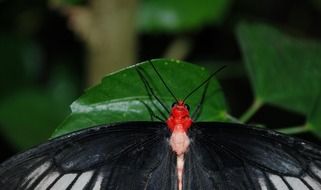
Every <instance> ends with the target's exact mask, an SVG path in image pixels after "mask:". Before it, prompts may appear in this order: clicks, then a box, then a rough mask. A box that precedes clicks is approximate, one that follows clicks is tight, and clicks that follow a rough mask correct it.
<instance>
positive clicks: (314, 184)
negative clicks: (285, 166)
mask: <svg viewBox="0 0 321 190" xmlns="http://www.w3.org/2000/svg"><path fill="white" fill-rule="evenodd" d="M303 179H304V180H305V181H306V182H307V183H308V184H309V185H310V186H311V187H312V188H313V189H321V184H320V183H319V182H317V181H316V180H315V179H313V178H312V177H310V176H305V177H303Z"/></svg>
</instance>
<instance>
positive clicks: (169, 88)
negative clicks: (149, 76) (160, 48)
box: [148, 60, 178, 102]
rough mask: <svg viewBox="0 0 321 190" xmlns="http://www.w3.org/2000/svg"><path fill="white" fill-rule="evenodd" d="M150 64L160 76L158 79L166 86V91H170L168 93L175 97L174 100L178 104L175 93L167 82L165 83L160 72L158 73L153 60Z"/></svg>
mask: <svg viewBox="0 0 321 190" xmlns="http://www.w3.org/2000/svg"><path fill="white" fill-rule="evenodd" d="M148 62H149V63H150V64H151V65H152V67H153V69H154V71H155V72H156V74H157V75H158V77H159V78H160V80H161V81H162V83H163V84H164V86H165V87H166V89H167V90H168V92H169V93H170V94H171V95H172V96H173V98H174V99H175V101H176V102H178V99H177V98H176V96H175V95H174V93H173V92H172V91H171V89H170V88H169V87H168V86H167V84H166V82H165V81H164V79H163V77H162V76H161V75H160V74H159V72H158V71H157V69H156V67H155V66H154V64H153V62H152V61H151V60H148Z"/></svg>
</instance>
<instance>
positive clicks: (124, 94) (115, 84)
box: [53, 59, 226, 137]
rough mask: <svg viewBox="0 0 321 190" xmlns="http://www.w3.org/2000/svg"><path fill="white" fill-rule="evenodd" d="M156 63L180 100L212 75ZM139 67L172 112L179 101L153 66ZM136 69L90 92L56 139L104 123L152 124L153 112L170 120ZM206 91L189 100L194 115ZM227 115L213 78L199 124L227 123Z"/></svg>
mask: <svg viewBox="0 0 321 190" xmlns="http://www.w3.org/2000/svg"><path fill="white" fill-rule="evenodd" d="M152 62H153V64H154V65H155V67H156V68H157V70H158V71H159V73H160V74H161V76H162V77H163V78H164V81H165V82H166V84H167V85H168V86H169V88H170V89H171V90H172V91H173V93H174V94H175V96H176V97H177V98H178V99H183V98H184V97H185V96H186V95H187V94H188V93H189V92H191V90H193V89H194V88H196V87H197V86H198V85H199V84H201V82H202V81H204V80H205V79H206V78H207V77H208V76H209V75H208V72H207V70H205V69H204V68H203V67H199V66H195V65H192V64H188V63H186V62H180V61H175V60H166V59H156V60H152ZM136 66H137V67H139V68H141V69H142V70H143V71H144V72H143V73H144V76H145V78H146V79H147V80H148V83H149V84H150V85H151V87H152V88H153V89H154V91H155V93H156V94H157V95H158V96H159V97H161V99H162V100H163V102H164V104H165V105H166V108H167V109H170V107H171V105H172V103H173V102H175V99H174V98H173V97H172V96H171V95H170V93H169V92H168V90H167V89H166V88H165V87H164V84H163V83H162V82H161V81H160V79H159V77H158V76H157V75H156V73H155V71H154V70H153V68H152V66H151V64H150V63H149V62H143V63H141V64H139V65H136ZM136 66H133V67H129V68H126V69H124V70H121V71H119V72H116V73H113V74H110V75H108V76H106V77H105V78H104V79H103V80H102V82H101V83H100V84H99V85H97V86H95V87H93V88H91V89H89V90H87V91H86V93H85V94H84V95H82V96H81V97H80V98H79V99H77V100H76V101H75V102H74V103H73V104H72V105H71V110H72V113H71V114H70V115H69V116H68V117H67V118H66V119H65V121H64V122H63V123H62V124H61V125H60V126H59V127H58V128H57V130H56V131H55V133H54V134H53V137H56V136H59V135H62V134H66V133H69V132H72V131H76V130H79V129H83V128H88V127H92V126H95V125H101V124H108V123H115V122H126V121H150V120H151V114H150V112H149V109H151V110H152V111H153V112H154V113H155V115H157V116H159V117H162V115H161V112H163V113H164V117H165V118H166V117H167V116H168V113H166V111H165V110H164V108H163V107H161V105H160V104H159V103H158V102H157V100H155V99H154V98H151V96H150V95H149V94H148V93H147V89H146V88H145V86H144V83H143V81H142V79H141V78H140V77H139V75H138V72H137V70H136ZM203 89H204V88H201V89H200V90H198V91H196V92H195V94H193V95H192V96H191V97H190V98H188V99H187V100H186V103H187V104H189V105H190V107H191V112H193V110H194V109H195V108H196V105H197V104H198V103H199V101H200V99H201V95H202V92H203ZM225 113H226V107H225V101H224V97H223V94H222V91H221V89H220V86H219V84H218V83H217V81H216V80H215V79H213V80H211V82H210V83H209V86H208V90H207V93H206V97H205V102H204V103H203V108H202V112H201V114H200V117H199V119H198V121H213V120H217V121H218V120H220V121H222V120H226V114H225Z"/></svg>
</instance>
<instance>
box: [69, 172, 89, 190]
mask: <svg viewBox="0 0 321 190" xmlns="http://www.w3.org/2000/svg"><path fill="white" fill-rule="evenodd" d="M93 174H94V172H93V171H89V172H85V173H83V174H81V175H80V176H79V178H78V179H77V181H76V183H75V184H74V185H73V186H72V188H71V190H80V189H83V188H84V187H85V186H86V185H87V183H88V182H89V181H90V179H91V177H92V176H93Z"/></svg>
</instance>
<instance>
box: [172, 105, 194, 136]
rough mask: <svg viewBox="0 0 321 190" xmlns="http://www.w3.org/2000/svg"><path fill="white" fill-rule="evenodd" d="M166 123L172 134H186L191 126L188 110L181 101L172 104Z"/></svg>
mask: <svg viewBox="0 0 321 190" xmlns="http://www.w3.org/2000/svg"><path fill="white" fill-rule="evenodd" d="M166 123H167V126H168V127H169V129H170V130H171V131H172V132H173V131H183V132H187V130H188V129H189V128H190V126H191V125H192V119H191V117H190V114H189V110H188V108H187V106H186V104H185V103H184V102H183V101H178V102H177V103H176V104H174V106H173V107H172V109H171V113H170V116H169V118H168V119H167V122H166Z"/></svg>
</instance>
